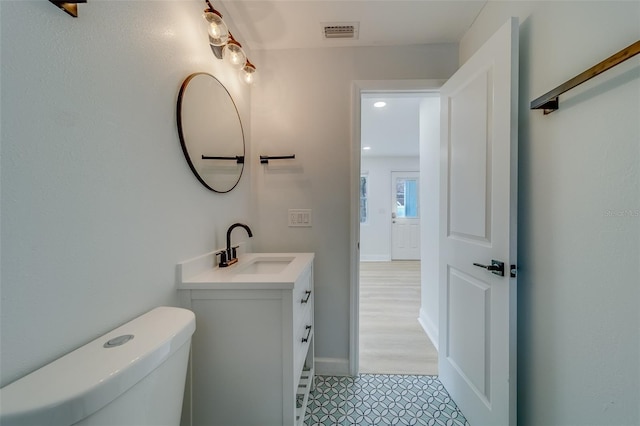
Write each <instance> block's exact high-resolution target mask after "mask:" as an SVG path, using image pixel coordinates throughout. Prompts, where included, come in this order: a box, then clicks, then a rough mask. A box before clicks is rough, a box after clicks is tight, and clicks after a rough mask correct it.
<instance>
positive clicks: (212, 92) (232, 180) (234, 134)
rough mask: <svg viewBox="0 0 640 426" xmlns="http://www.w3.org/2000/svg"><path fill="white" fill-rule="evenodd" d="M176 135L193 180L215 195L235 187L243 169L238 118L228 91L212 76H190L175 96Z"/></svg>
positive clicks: (196, 74) (205, 74) (240, 126)
mask: <svg viewBox="0 0 640 426" xmlns="http://www.w3.org/2000/svg"><path fill="white" fill-rule="evenodd" d="M177 116H178V134H179V136H180V144H181V145H182V151H183V152H184V156H185V158H186V159H187V163H188V164H189V167H190V168H191V170H192V171H193V173H194V174H195V175H196V178H198V180H199V181H200V182H201V183H202V184H203V185H204V186H206V187H207V188H209V189H210V190H212V191H215V192H229V191H231V190H232V189H233V188H235V187H236V185H237V184H238V182H239V181H240V176H242V171H243V169H244V155H245V154H244V133H243V131H242V123H241V121H240V114H238V109H237V108H236V105H235V103H234V102H233V99H232V98H231V95H230V94H229V92H228V91H227V89H226V88H225V87H224V86H223V85H222V83H220V81H218V79H217V78H215V77H214V76H212V75H211V74H207V73H204V72H198V73H194V74H191V75H190V76H189V77H187V79H186V80H185V81H184V83H182V87H181V88H180V94H179V95H178V108H177Z"/></svg>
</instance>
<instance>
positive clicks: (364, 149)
mask: <svg viewBox="0 0 640 426" xmlns="http://www.w3.org/2000/svg"><path fill="white" fill-rule="evenodd" d="M370 149H371V147H370V146H363V147H362V150H363V151H369V150H370Z"/></svg>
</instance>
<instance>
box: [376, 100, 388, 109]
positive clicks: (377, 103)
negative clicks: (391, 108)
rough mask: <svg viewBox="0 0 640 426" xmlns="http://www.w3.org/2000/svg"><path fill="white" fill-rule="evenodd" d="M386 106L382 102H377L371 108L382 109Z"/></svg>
mask: <svg viewBox="0 0 640 426" xmlns="http://www.w3.org/2000/svg"><path fill="white" fill-rule="evenodd" d="M386 105H387V103H386V102H383V101H378V102H376V103H374V104H373V106H374V107H376V108H383V107H384V106H386Z"/></svg>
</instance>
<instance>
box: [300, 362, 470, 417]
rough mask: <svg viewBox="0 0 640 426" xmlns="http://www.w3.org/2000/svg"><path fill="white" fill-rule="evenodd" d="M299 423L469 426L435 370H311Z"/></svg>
mask: <svg viewBox="0 0 640 426" xmlns="http://www.w3.org/2000/svg"><path fill="white" fill-rule="evenodd" d="M305 425H307V426H316V425H323V426H327V425H362V426H365V425H447V426H449V425H451V426H454V425H455V426H469V423H467V421H466V419H465V418H464V416H463V415H462V413H461V412H460V410H459V409H458V407H457V406H456V404H455V403H454V402H453V400H452V399H451V397H449V394H448V393H447V391H446V389H445V388H444V386H443V385H442V383H440V380H438V377H437V376H414V375H380V374H361V375H359V376H357V377H338V376H316V379H315V389H314V390H313V391H312V392H311V395H310V396H309V404H308V406H307V412H306V416H305Z"/></svg>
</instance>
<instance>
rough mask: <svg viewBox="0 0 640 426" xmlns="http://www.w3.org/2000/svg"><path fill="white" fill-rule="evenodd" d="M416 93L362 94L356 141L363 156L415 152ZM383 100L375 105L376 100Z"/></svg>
mask: <svg viewBox="0 0 640 426" xmlns="http://www.w3.org/2000/svg"><path fill="white" fill-rule="evenodd" d="M424 96H425V94H420V93H389V92H385V93H363V94H362V97H361V103H360V123H361V126H360V141H361V145H362V156H364V157H407V156H409V157H412V156H418V155H419V143H418V141H419V137H420V134H419V132H420V127H419V112H420V101H421V99H422V98H424ZM380 101H382V102H385V104H386V105H384V106H383V107H379V108H378V107H375V106H374V104H375V103H376V102H380Z"/></svg>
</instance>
